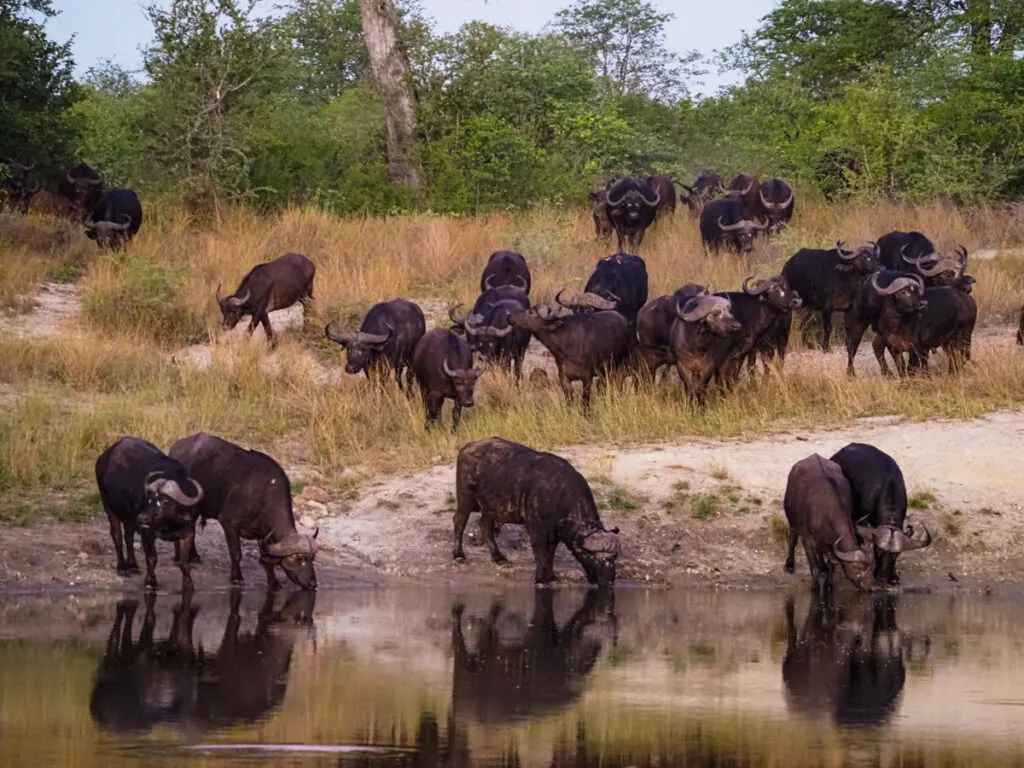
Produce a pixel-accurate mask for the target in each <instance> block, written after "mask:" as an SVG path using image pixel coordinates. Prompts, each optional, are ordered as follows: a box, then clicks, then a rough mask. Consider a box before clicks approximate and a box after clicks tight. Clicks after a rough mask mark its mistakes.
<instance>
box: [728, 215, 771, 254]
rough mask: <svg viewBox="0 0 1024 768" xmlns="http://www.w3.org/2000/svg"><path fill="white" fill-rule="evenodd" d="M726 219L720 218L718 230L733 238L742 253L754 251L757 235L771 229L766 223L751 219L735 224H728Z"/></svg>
mask: <svg viewBox="0 0 1024 768" xmlns="http://www.w3.org/2000/svg"><path fill="white" fill-rule="evenodd" d="M724 219H725V217H724V216H719V217H718V228H719V229H720V230H722V231H723V232H727V233H728V234H730V235H731V236H732V237H733V239H734V240H735V241H736V242H737V244H738V245H739V250H740V251H741V252H742V253H748V252H749V251H752V250H754V239H755V238H756V237H757V233H758V232H764V231H765V230H766V229H768V227H769V225H768V224H766V223H763V222H761V221H752V220H751V219H743V220H742V221H737V222H736V223H735V224H726V223H724Z"/></svg>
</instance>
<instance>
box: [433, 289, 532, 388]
mask: <svg viewBox="0 0 1024 768" xmlns="http://www.w3.org/2000/svg"><path fill="white" fill-rule="evenodd" d="M529 308H530V299H529V298H528V297H527V295H526V294H525V293H523V291H521V290H519V288H516V287H514V286H511V285H503V286H500V287H498V288H490V289H488V290H486V291H484V292H483V293H482V294H480V298H478V299H477V300H476V304H475V305H474V306H473V311H472V312H470V313H469V314H468V315H466V316H465V317H460V316H459V315H457V314H456V313H455V309H457V307H456V308H455V309H451V310H449V311H448V317H449V318H451V321H452V323H453V325H454V327H456V328H458V329H461V330H463V331H464V332H465V334H466V339H467V340H468V341H469V348H470V349H471V350H473V351H474V352H475V353H476V354H477V355H478V356H479V357H480V359H481V360H483V361H485V362H496V363H498V364H499V365H501V366H504V367H507V368H508V369H509V370H510V372H511V373H513V374H514V375H515V377H516V379H517V380H520V379H522V378H523V359H524V358H525V357H526V349H527V347H529V346H530V332H529V331H526V330H523V329H522V328H516V327H515V326H514V325H512V315H514V314H515V313H516V312H520V311H522V310H527V309H529Z"/></svg>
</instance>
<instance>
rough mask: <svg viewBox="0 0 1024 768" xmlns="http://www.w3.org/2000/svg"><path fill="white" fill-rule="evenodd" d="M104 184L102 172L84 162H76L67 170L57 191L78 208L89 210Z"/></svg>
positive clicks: (94, 203)
mask: <svg viewBox="0 0 1024 768" xmlns="http://www.w3.org/2000/svg"><path fill="white" fill-rule="evenodd" d="M105 184H106V182H105V180H104V178H103V174H101V173H99V172H98V171H96V170H95V169H93V168H90V167H89V166H88V165H86V164H85V163H78V164H77V165H74V166H72V167H71V168H69V169H68V170H67V172H66V173H65V174H64V176H63V178H62V179H61V180H60V183H59V184H58V185H57V191H58V192H60V194H61V195H62V196H63V197H65V198H66V199H68V200H70V201H71V202H72V203H74V205H76V206H77V207H78V208H79V209H81V210H83V211H91V210H92V209H93V208H95V207H96V203H98V202H99V200H100V197H101V196H102V195H103V189H104V185H105Z"/></svg>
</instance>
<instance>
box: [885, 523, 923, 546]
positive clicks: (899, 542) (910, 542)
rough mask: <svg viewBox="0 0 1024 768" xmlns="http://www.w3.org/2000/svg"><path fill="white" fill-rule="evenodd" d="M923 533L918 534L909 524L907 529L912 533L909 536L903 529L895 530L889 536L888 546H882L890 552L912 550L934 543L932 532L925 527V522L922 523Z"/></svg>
mask: <svg viewBox="0 0 1024 768" xmlns="http://www.w3.org/2000/svg"><path fill="white" fill-rule="evenodd" d="M920 526H921V530H922V532H923V533H922V534H920V535H919V534H918V533H917V532H915V531H914V528H913V527H912V526H907V531H908V532H909V533H910V535H909V536H908V535H907V534H906V533H904V532H903V531H898V530H893V531H892V535H891V536H890V537H889V540H888V546H885V547H882V549H885V550H886V551H888V552H895V553H900V552H911V551H913V550H915V549H924V548H925V547H928V546H930V545H931V543H932V534H931V532H930V531H929V530H928V529H927V528H926V527H925V525H924V523H920Z"/></svg>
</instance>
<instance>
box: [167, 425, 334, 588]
mask: <svg viewBox="0 0 1024 768" xmlns="http://www.w3.org/2000/svg"><path fill="white" fill-rule="evenodd" d="M169 455H170V456H171V458H172V459H175V460H177V461H179V462H180V463H181V465H182V466H183V467H185V468H186V470H187V471H188V473H189V475H190V476H191V477H193V478H195V480H196V481H198V482H199V483H201V484H202V486H203V491H204V493H203V498H202V500H201V501H200V502H199V503H198V504H197V505H196V506H195V511H196V513H197V514H198V517H199V520H201V521H202V524H203V525H204V526H205V525H206V521H207V520H217V521H218V522H220V526H221V528H223V529H224V538H225V539H227V544H228V556H229V557H230V558H231V577H230V578H231V583H232V584H241V583H242V542H241V540H242V539H248V540H251V541H258V542H259V545H260V564H261V565H262V566H263V568H264V570H265V571H266V573H267V587H268V588H269V589H272V590H273V589H280V587H281V584H280V583H279V582H278V580H277V577H276V576H275V575H274V568H275V567H276V566H280V567H281V570H283V571H284V572H285V575H287V576H288V578H289V579H291V580H292V581H293V582H294V583H295V584H297V585H298V586H299V587H302V589H316V572H315V571H314V569H313V558H314V557H315V556H316V542H315V541H314V540H315V539H316V533H315V532H314V534H313V536H312V537H310V536H303V535H302V534H300V533H299V532H298V531H297V530H296V529H295V515H294V514H293V513H292V489H291V484H290V483H289V482H288V475H286V474H285V471H284V470H283V469H282V468H281V465H280V464H278V463H277V462H276V461H274V460H273V459H272V458H270V457H269V456H267V455H266V454H265V453H260V452H259V451H249V450H246V449H245V448H242V447H240V446H237V445H235V444H233V443H229V442H228V441H227V440H221V439H220V438H219V437H215V436H214V435H208V434H206V433H205V432H200V433H198V434H195V435H192V436H190V437H186V438H183V439H181V440H179V441H178V442H176V443H175V444H174V445H172V446H171V450H170V454H169ZM194 546H195V545H194V543H193V550H192V552H191V553H190V558H192V559H195V560H198V558H199V555H198V553H196V552H195V549H194Z"/></svg>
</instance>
